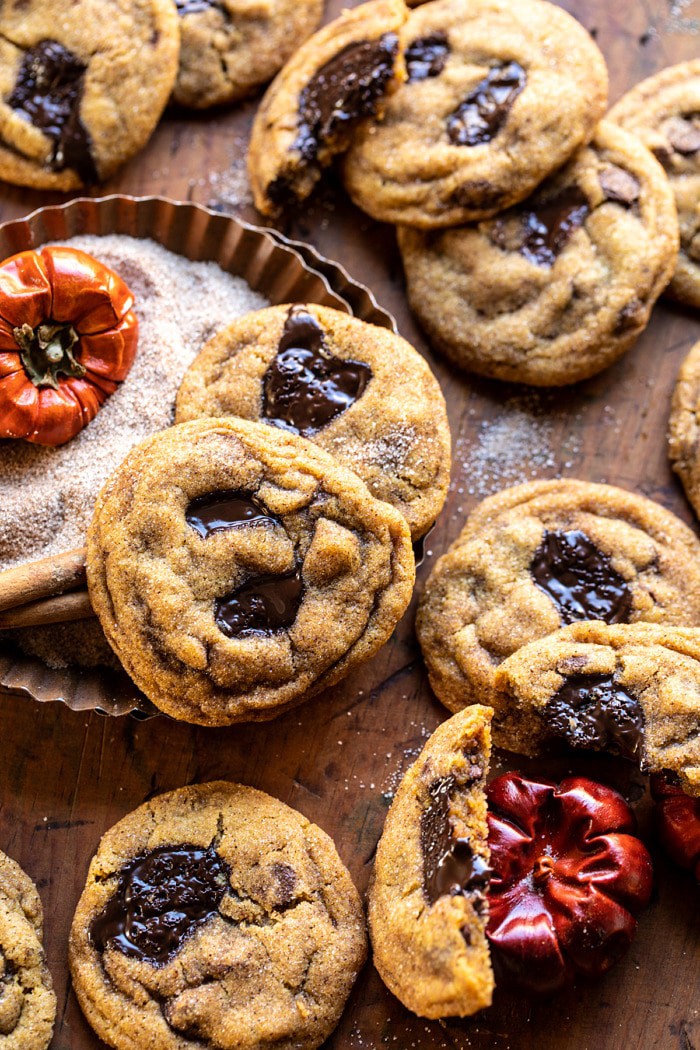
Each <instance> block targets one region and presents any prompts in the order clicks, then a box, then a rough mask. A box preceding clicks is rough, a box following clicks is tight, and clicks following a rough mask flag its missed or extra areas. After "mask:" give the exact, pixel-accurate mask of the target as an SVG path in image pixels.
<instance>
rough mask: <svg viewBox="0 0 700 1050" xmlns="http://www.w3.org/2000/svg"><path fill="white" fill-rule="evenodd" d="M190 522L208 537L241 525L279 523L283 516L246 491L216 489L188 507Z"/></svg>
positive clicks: (195, 500)
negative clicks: (257, 500)
mask: <svg viewBox="0 0 700 1050" xmlns="http://www.w3.org/2000/svg"><path fill="white" fill-rule="evenodd" d="M185 519H186V521H187V524H188V525H191V526H192V528H193V529H194V530H195V531H196V532H198V533H199V535H200V536H202V537H203V538H204V539H206V537H207V536H210V535H211V534H212V533H213V532H223V531H224V530H225V529H235V528H239V527H240V526H241V525H277V524H279V520H278V519H277V518H276V517H274V515H272V514H269V513H268V512H267V511H265V510H263V508H262V507H261V506H260V505H259V504H258V503H256V502H255V500H254V499H251V497H250V496H247V495H245V493H243V492H235V491H232V490H229V491H226V492H213V493H209V494H208V495H206V496H198V497H197V499H193V500H192V502H191V503H190V505H189V507H188V508H187V510H186V511H185Z"/></svg>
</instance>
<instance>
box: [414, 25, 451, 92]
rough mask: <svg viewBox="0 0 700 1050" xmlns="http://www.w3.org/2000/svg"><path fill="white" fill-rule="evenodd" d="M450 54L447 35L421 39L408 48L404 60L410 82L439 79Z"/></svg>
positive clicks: (435, 35) (439, 34) (441, 34)
mask: <svg viewBox="0 0 700 1050" xmlns="http://www.w3.org/2000/svg"><path fill="white" fill-rule="evenodd" d="M449 54H450V45H449V43H448V40H447V34H446V33H433V34H432V35H431V36H424V37H420V38H419V39H418V40H414V41H413V42H412V43H411V44H409V45H408V47H407V48H406V53H405V55H404V59H405V62H406V72H407V73H408V79H409V82H410V83H412V82H414V81H416V80H427V79H428V78H429V77H437V76H439V75H440V73H442V71H443V69H444V68H445V63H446V62H447V59H448V57H449Z"/></svg>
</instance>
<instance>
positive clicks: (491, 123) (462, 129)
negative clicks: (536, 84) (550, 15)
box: [447, 62, 527, 146]
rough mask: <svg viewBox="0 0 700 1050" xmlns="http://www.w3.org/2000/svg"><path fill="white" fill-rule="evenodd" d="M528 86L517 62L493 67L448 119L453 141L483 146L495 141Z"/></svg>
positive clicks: (466, 144) (460, 144) (450, 138)
mask: <svg viewBox="0 0 700 1050" xmlns="http://www.w3.org/2000/svg"><path fill="white" fill-rule="evenodd" d="M526 83H527V74H526V72H525V70H524V69H523V67H522V66H521V65H519V64H518V63H517V62H509V63H508V65H505V66H494V67H493V68H492V69H491V70H489V73H488V76H486V77H484V79H483V80H482V81H480V83H478V84H477V85H476V87H475V88H474V90H473V91H472V92H470V94H469V95H467V97H466V98H465V99H464V101H463V102H460V104H459V106H457V109H456V110H455V111H454V113H452V114H451V115H450V116H449V117H448V118H447V135H448V138H449V140H450V142H451V143H452V144H453V145H455V146H480V145H481V144H482V143H484V142H490V141H491V139H494V138H495V137H496V135H497V134H498V132H499V131H500V130H501V128H502V127H503V125H504V124H505V122H506V121H507V119H508V114H509V113H510V109H511V106H512V105H513V103H514V102H515V100H516V98H517V97H518V95H519V94H520V92H521V91H522V90H523V88H524V87H525V84H526Z"/></svg>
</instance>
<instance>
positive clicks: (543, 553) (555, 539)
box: [530, 530, 632, 624]
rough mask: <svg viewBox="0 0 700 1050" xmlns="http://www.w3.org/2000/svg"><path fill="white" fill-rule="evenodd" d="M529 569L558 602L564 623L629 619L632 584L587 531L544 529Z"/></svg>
mask: <svg viewBox="0 0 700 1050" xmlns="http://www.w3.org/2000/svg"><path fill="white" fill-rule="evenodd" d="M530 573H531V575H532V578H533V580H534V581H535V583H536V584H537V586H538V587H541V588H542V590H543V591H544V592H545V593H546V594H548V595H549V597H550V598H551V599H552V601H553V602H554V604H555V605H556V607H557V609H558V610H559V614H560V616H561V620H562V623H565V624H568V623H575V622H576V621H577V620H604V621H605V623H627V622H628V621H629V616H630V612H631V609H632V594H631V592H630V589H629V587H628V586H627V584H626V583H625V581H624V579H623V578H622V576H620V574H619V572H617V571H616V570H615V569H614V568H613V566H612V564H611V562H610V559H609V558H608V556H607V554H603V552H602V551H600V550H598V548H597V547H596V545H595V544H594V543H593V541H592V540H590V539H589V538H588V536H586V534H585V533H584V532H580V531H578V530H576V531H572V532H560V531H556V532H545V534H544V536H543V538H542V542H541V543H540V545H539V547H538V548H537V550H536V551H535V553H534V555H533V558H532V562H531V564H530Z"/></svg>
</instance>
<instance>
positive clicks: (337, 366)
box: [175, 303, 450, 540]
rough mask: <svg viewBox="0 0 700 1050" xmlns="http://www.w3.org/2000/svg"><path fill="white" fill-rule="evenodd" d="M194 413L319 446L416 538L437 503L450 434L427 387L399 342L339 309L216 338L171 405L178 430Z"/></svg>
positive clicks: (257, 319) (435, 393)
mask: <svg viewBox="0 0 700 1050" xmlns="http://www.w3.org/2000/svg"><path fill="white" fill-rule="evenodd" d="M204 416H240V417H241V418H242V419H251V420H259V421H261V422H264V423H265V422H266V423H271V424H272V425H274V426H277V427H281V428H282V429H284V430H287V431H289V432H290V433H293V434H301V435H302V436H303V437H306V438H308V439H309V440H311V441H313V442H314V443H315V444H317V445H320V446H321V448H324V449H326V451H327V452H330V453H331V455H332V456H333V457H334V458H335V459H336V460H337V461H338V462H339V463H341V464H342V465H343V466H346V467H349V468H350V469H351V470H354V471H355V473H356V474H358V475H359V477H361V478H362V480H363V481H364V483H365V484H366V485H367V488H368V489H369V490H370V492H371V493H372V495H373V496H375V497H376V498H377V499H381V500H385V501H386V502H387V503H391V505H392V506H393V507H396V509H397V510H399V511H401V513H402V514H403V516H404V517H405V518H406V520H407V522H408V524H409V526H410V529H411V537H412V539H414V540H416V539H418V538H419V537H420V536H422V535H423V533H425V532H426V531H427V530H428V529H429V528H430V526H431V525H432V523H433V522H434V521H435V519H436V517H437V516H438V514H439V512H440V510H441V508H442V505H443V503H444V502H445V497H446V496H447V486H448V485H449V480H450V430H449V425H448V422H447V411H446V409H445V399H444V398H443V396H442V391H441V390H440V387H439V385H438V382H437V380H436V379H435V377H434V375H433V373H432V372H431V371H430V368H429V366H428V364H427V362H426V361H425V360H424V358H422V357H421V356H420V354H418V353H417V352H416V351H415V350H414V349H413V347H412V346H411V345H410V344H409V343H407V342H406V340H405V339H402V338H401V337H400V336H398V335H395V334H394V333H393V332H390V331H387V329H385V328H379V327H377V326H376V325H370V324H366V323H365V322H364V321H359V320H357V319H356V318H354V317H349V316H348V315H347V314H344V313H341V312H340V311H339V310H330V309H328V308H327V307H323V306H316V305H314V304H312V303H309V304H302V305H296V306H271V307H269V309H267V310H259V311H256V312H255V313H252V314H246V315H245V316H244V317H241V318H239V319H238V320H237V321H234V322H233V323H232V324H231V325H229V327H228V328H225V329H223V330H222V331H220V332H217V334H216V335H215V336H214V337H213V339H211V340H210V341H209V342H208V343H207V345H206V346H205V347H204V349H203V350H202V352H201V353H200V354H199V356H198V357H197V358H196V360H195V361H194V363H193V364H192V365H191V366H190V368H189V370H188V372H187V373H186V374H185V378H184V379H183V381H182V385H181V387H180V390H179V392H178V397H177V405H176V416H175V418H176V421H177V422H178V423H181V422H186V421H187V420H190V419H199V418H202V417H204Z"/></svg>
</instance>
